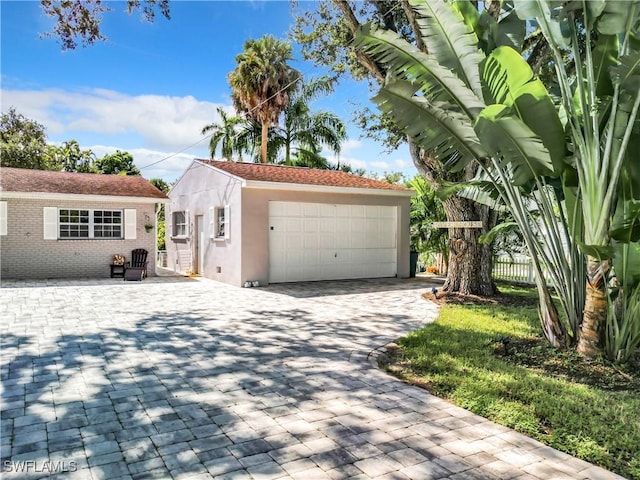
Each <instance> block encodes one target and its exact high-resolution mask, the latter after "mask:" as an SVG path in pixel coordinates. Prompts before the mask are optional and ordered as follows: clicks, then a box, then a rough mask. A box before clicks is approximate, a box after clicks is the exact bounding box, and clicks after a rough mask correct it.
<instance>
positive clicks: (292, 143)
mask: <svg viewBox="0 0 640 480" xmlns="http://www.w3.org/2000/svg"><path fill="white" fill-rule="evenodd" d="M331 91H332V82H331V80H329V79H327V78H325V77H322V78H318V79H314V80H312V81H310V82H309V83H305V84H299V86H298V88H296V90H295V93H294V94H293V95H292V97H291V100H290V101H289V103H288V104H287V106H286V108H285V109H284V111H283V117H284V121H283V126H282V127H280V126H275V127H274V128H273V129H272V132H271V134H270V138H269V142H270V144H271V145H273V154H275V156H278V155H279V154H280V152H281V151H282V150H283V149H284V158H283V162H284V163H285V164H287V165H301V166H307V167H313V168H329V163H328V162H327V160H326V159H325V158H323V157H322V156H321V155H320V152H321V151H322V146H323V145H324V146H326V147H328V148H329V150H330V151H331V152H333V153H335V154H338V153H340V150H341V147H342V142H344V141H345V140H346V139H347V130H346V127H345V125H344V123H343V122H342V120H340V118H339V117H338V116H337V115H335V114H333V113H331V112H326V111H320V112H313V111H312V110H311V107H310V105H309V103H310V102H311V101H312V100H314V99H315V98H317V97H318V96H319V95H321V94H327V93H329V92H331Z"/></svg>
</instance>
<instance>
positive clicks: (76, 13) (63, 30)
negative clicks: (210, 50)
mask: <svg viewBox="0 0 640 480" xmlns="http://www.w3.org/2000/svg"><path fill="white" fill-rule="evenodd" d="M40 5H41V7H42V11H43V12H44V13H45V14H46V15H48V16H50V17H53V18H54V20H55V25H54V27H53V29H52V31H51V32H48V33H45V34H44V36H45V37H53V38H56V39H57V40H58V41H59V42H60V44H61V45H62V49H63V50H73V49H75V48H76V47H77V46H78V42H80V44H81V45H82V46H88V45H92V44H94V43H96V42H98V41H104V40H106V37H105V36H104V35H103V34H102V30H101V28H100V27H101V24H102V19H103V16H104V14H105V13H108V12H111V11H113V9H112V8H111V7H110V5H109V3H107V2H103V1H101V0H40ZM126 5H127V10H128V12H129V14H131V13H132V12H133V11H134V10H140V11H141V12H142V17H143V18H144V19H145V20H146V21H148V22H153V21H154V19H155V17H156V15H157V14H158V12H159V13H160V14H161V15H162V16H163V17H165V18H167V19H169V18H171V15H170V10H169V0H143V1H140V0H127V2H126Z"/></svg>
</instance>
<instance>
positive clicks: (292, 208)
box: [285, 202, 303, 217]
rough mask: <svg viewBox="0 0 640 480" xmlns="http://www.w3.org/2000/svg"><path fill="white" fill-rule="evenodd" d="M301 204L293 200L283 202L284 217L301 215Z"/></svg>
mask: <svg viewBox="0 0 640 480" xmlns="http://www.w3.org/2000/svg"><path fill="white" fill-rule="evenodd" d="M302 206H303V205H302V204H301V203H294V202H285V216H286V217H302V216H303V212H302Z"/></svg>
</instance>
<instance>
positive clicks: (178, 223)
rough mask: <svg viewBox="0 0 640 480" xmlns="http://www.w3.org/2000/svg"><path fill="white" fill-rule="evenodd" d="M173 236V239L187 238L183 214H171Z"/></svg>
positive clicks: (185, 218) (185, 216)
mask: <svg viewBox="0 0 640 480" xmlns="http://www.w3.org/2000/svg"><path fill="white" fill-rule="evenodd" d="M172 217H173V232H172V234H173V236H174V237H186V236H187V215H186V214H185V212H173V213H172Z"/></svg>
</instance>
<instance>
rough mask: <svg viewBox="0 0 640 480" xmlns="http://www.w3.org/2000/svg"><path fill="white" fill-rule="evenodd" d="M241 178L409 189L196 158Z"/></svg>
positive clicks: (333, 174)
mask: <svg viewBox="0 0 640 480" xmlns="http://www.w3.org/2000/svg"><path fill="white" fill-rule="evenodd" d="M198 161H199V162H202V163H204V164H206V165H211V166H212V167H215V168H218V169H220V170H223V171H225V172H227V173H230V174H232V175H235V176H236V177H239V178H242V179H244V180H253V181H259V182H278V183H293V184H302V185H320V186H327V187H347V188H367V189H377V190H400V191H410V189H408V188H406V187H403V186H402V185H392V184H390V183H387V182H382V181H380V180H373V179H371V178H365V177H361V176H359V175H354V174H351V173H346V172H341V171H337V170H319V169H315V168H306V167H289V166H285V165H273V164H261V163H242V162H225V161H220V160H198Z"/></svg>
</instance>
